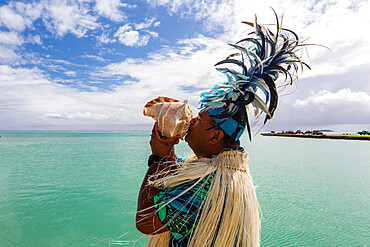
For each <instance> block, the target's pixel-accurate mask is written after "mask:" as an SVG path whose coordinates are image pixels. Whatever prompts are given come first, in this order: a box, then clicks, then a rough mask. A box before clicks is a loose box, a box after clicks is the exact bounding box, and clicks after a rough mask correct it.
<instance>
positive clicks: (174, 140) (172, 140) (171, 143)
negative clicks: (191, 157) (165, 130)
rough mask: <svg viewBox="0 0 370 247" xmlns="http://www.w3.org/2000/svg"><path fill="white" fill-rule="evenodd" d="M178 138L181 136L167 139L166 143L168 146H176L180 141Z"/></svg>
mask: <svg viewBox="0 0 370 247" xmlns="http://www.w3.org/2000/svg"><path fill="white" fill-rule="evenodd" d="M180 137H181V136H174V137H172V138H171V139H169V140H168V141H167V143H168V144H170V145H174V144H177V143H179V141H180Z"/></svg>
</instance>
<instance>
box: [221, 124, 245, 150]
mask: <svg viewBox="0 0 370 247" xmlns="http://www.w3.org/2000/svg"><path fill="white" fill-rule="evenodd" d="M220 129H221V128H220ZM222 144H223V145H224V147H225V148H230V149H238V148H239V146H240V140H236V141H235V140H234V138H233V137H231V136H229V135H228V134H226V133H225V131H224V138H222Z"/></svg>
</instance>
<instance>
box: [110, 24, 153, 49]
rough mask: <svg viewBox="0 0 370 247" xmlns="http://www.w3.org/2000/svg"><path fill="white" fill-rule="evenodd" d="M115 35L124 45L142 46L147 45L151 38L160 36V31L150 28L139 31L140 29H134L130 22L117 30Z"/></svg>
mask: <svg viewBox="0 0 370 247" xmlns="http://www.w3.org/2000/svg"><path fill="white" fill-rule="evenodd" d="M114 37H116V38H118V41H119V42H120V43H121V44H123V45H126V46H138V47H140V46H146V45H147V44H148V42H149V40H150V38H152V37H154V38H156V37H158V33H156V32H153V31H148V30H143V32H142V33H139V31H136V30H133V27H132V26H131V25H130V24H125V25H123V26H121V27H120V28H119V29H118V30H117V32H116V33H115V34H114Z"/></svg>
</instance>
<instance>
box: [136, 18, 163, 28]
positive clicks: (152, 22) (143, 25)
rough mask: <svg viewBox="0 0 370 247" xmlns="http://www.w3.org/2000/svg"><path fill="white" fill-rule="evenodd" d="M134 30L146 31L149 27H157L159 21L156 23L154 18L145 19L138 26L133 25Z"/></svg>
mask: <svg viewBox="0 0 370 247" xmlns="http://www.w3.org/2000/svg"><path fill="white" fill-rule="evenodd" d="M133 25H134V27H135V29H136V30H140V29H148V28H150V27H152V26H153V27H157V26H159V25H160V22H159V21H156V18H150V19H148V18H146V19H145V21H144V22H142V23H139V24H133Z"/></svg>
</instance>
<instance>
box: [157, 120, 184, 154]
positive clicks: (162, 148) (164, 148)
mask: <svg viewBox="0 0 370 247" xmlns="http://www.w3.org/2000/svg"><path fill="white" fill-rule="evenodd" d="M179 140H180V136H174V137H172V138H167V137H165V136H161V135H160V133H159V131H158V123H157V122H155V124H154V127H153V130H152V138H151V139H150V147H151V148H152V153H153V154H155V155H158V156H160V157H163V158H166V159H167V160H168V158H174V159H175V158H176V156H175V151H174V145H175V144H177V143H179Z"/></svg>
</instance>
